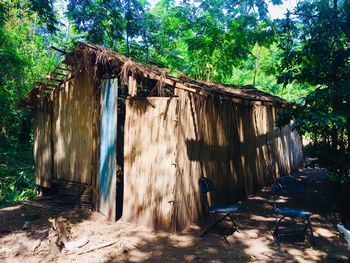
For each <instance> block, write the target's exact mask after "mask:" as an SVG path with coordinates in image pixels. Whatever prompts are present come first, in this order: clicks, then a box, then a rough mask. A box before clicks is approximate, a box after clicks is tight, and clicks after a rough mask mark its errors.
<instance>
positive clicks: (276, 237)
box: [273, 216, 285, 246]
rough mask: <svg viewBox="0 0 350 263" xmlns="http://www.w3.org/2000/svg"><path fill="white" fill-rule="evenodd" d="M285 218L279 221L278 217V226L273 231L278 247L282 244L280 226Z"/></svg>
mask: <svg viewBox="0 0 350 263" xmlns="http://www.w3.org/2000/svg"><path fill="white" fill-rule="evenodd" d="M284 218H285V216H282V217H281V218H280V219H278V216H276V226H275V230H274V231H273V236H274V237H275V239H276V243H277V245H278V246H280V244H281V236H280V233H279V225H280V223H281V221H282V220H283V219H284Z"/></svg>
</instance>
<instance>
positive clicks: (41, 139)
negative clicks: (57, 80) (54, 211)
mask: <svg viewBox="0 0 350 263" xmlns="http://www.w3.org/2000/svg"><path fill="white" fill-rule="evenodd" d="M51 116H52V103H51V101H50V100H49V99H41V100H40V103H39V105H37V107H36V109H35V110H34V161H35V181H36V184H37V185H41V186H43V187H51V184H52V140H51V139H52V137H51V119H52V118H51Z"/></svg>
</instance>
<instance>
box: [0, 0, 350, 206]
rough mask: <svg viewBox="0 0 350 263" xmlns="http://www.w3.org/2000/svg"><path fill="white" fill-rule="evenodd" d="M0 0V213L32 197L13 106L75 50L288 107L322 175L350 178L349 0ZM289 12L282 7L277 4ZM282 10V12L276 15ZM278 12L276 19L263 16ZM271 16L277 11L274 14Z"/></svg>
mask: <svg viewBox="0 0 350 263" xmlns="http://www.w3.org/2000/svg"><path fill="white" fill-rule="evenodd" d="M290 1H291V0H287V1H282V0H240V1H238V0H176V1H174V0H160V1H155V0H152V1H151V2H148V1H147V0H65V1H63V0H0V207H3V206H6V205H9V204H11V203H14V202H16V201H18V200H22V199H28V198H31V197H33V196H35V195H36V193H37V192H36V188H35V182H34V174H33V173H34V168H33V157H32V155H33V154H32V144H33V134H32V113H31V112H30V111H28V110H25V109H21V108H19V107H18V102H19V101H20V100H21V99H22V98H23V97H24V95H25V94H26V92H28V90H30V89H31V87H33V85H34V83H35V82H36V81H40V80H42V79H43V78H44V77H45V76H46V75H47V74H48V73H49V72H50V70H51V69H53V68H54V67H55V66H56V65H57V64H58V63H59V62H60V59H61V54H60V53H59V52H57V51H55V50H54V49H52V48H51V47H52V46H54V47H58V48H60V49H61V50H64V51H66V52H68V51H70V50H72V48H74V47H75V45H76V44H77V43H78V42H88V43H91V44H97V45H102V46H104V47H107V48H111V49H113V50H115V51H116V52H119V53H122V54H124V55H126V56H130V57H133V58H134V59H135V60H137V61H141V62H144V63H147V64H153V65H156V66H159V67H164V68H168V69H169V72H170V73H171V74H173V75H175V76H176V75H179V74H182V73H185V74H187V75H189V76H191V77H193V78H196V79H201V80H205V81H211V82H222V83H228V84H237V85H253V86H255V87H256V88H257V89H260V90H263V91H266V92H269V93H272V94H274V95H277V96H280V97H282V98H284V99H286V100H288V101H289V102H291V103H293V104H295V106H296V107H295V109H294V110H286V111H284V112H283V113H282V114H281V115H280V116H279V119H278V121H277V123H276V125H277V126H279V127H281V126H283V125H285V124H286V123H289V121H290V120H291V119H294V121H295V124H294V127H295V129H297V130H298V132H299V133H300V134H301V135H303V136H304V138H308V139H309V141H310V145H309V146H308V147H307V148H306V149H305V150H306V154H307V155H308V156H312V157H317V158H318V159H319V162H320V165H321V166H322V167H325V168H327V169H328V170H329V171H330V178H331V180H333V181H334V182H335V183H337V184H344V183H346V182H347V181H348V180H349V176H350V175H349V174H350V141H349V135H350V105H349V103H350V1H349V0H331V1H329V0H300V1H292V4H290V3H291V2H290ZM288 4H289V5H288ZM287 6H289V7H290V8H289V9H287V8H286V7H287ZM276 7H277V8H278V7H282V8H283V10H285V12H284V14H283V15H281V16H279V17H278V18H276V17H275V16H274V15H273V14H272V13H271V10H276V9H274V8H276ZM280 10H281V9H280Z"/></svg>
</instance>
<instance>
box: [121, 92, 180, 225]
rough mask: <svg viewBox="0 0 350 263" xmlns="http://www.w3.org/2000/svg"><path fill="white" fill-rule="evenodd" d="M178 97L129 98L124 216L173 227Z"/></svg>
mask: <svg viewBox="0 0 350 263" xmlns="http://www.w3.org/2000/svg"><path fill="white" fill-rule="evenodd" d="M177 104H178V99H176V98H173V99H170V98H131V99H128V100H127V101H126V118H125V139H124V204H123V216H122V218H123V219H124V220H125V221H128V222H135V223H139V224H142V225H146V226H150V227H153V228H161V229H171V228H172V225H171V224H172V223H173V220H172V219H173V216H174V214H173V213H174V209H173V200H174V195H173V192H174V187H175V176H176V165H175V156H176V125H177Z"/></svg>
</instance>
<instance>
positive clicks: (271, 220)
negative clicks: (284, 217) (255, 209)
mask: <svg viewBox="0 0 350 263" xmlns="http://www.w3.org/2000/svg"><path fill="white" fill-rule="evenodd" d="M250 219H251V220H256V221H260V222H261V221H267V222H274V221H276V219H275V218H274V217H264V216H259V215H251V216H250Z"/></svg>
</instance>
